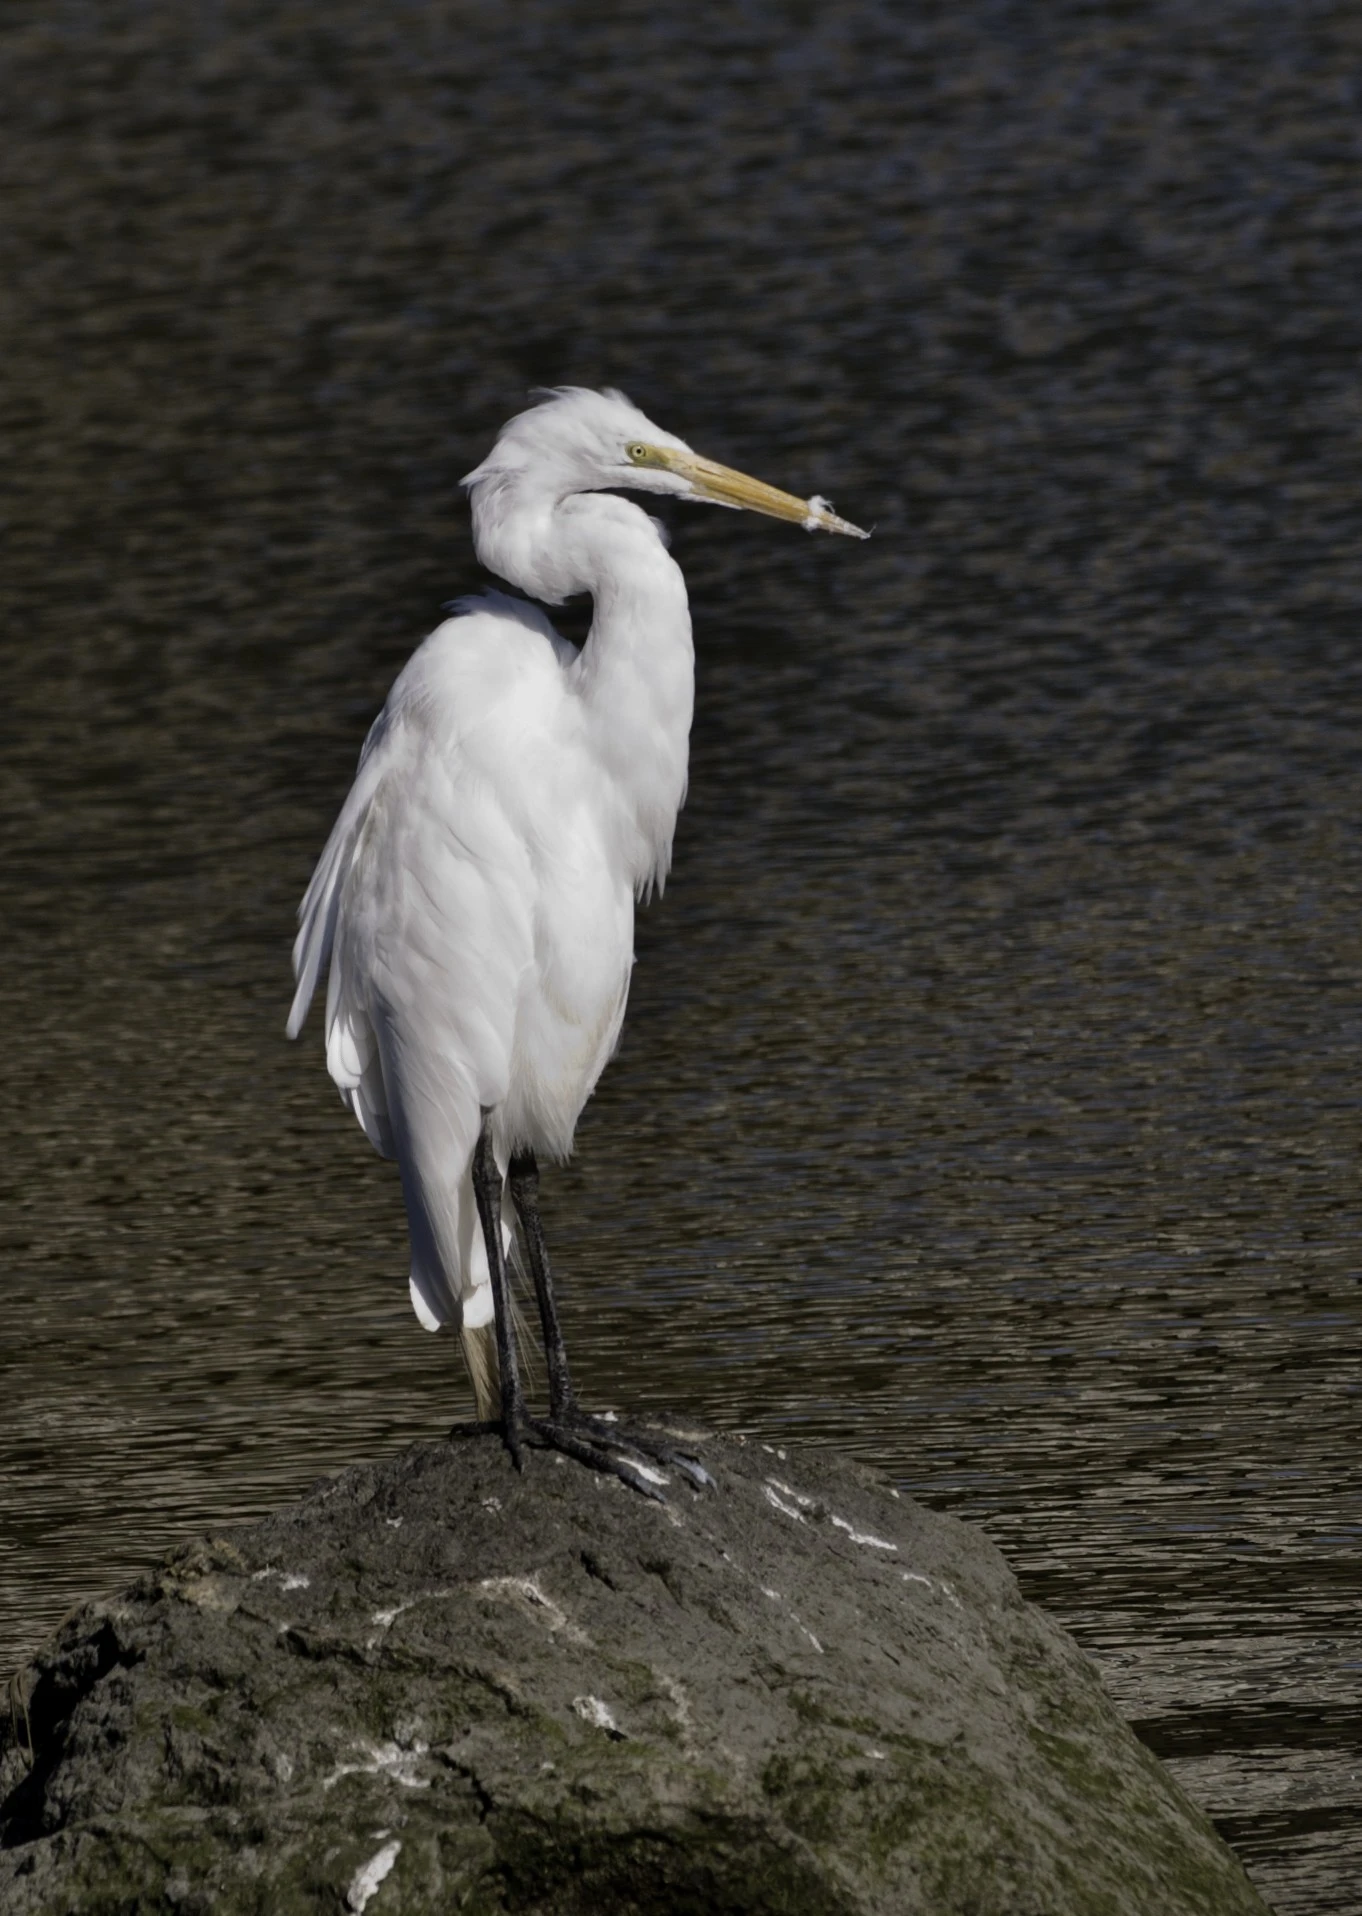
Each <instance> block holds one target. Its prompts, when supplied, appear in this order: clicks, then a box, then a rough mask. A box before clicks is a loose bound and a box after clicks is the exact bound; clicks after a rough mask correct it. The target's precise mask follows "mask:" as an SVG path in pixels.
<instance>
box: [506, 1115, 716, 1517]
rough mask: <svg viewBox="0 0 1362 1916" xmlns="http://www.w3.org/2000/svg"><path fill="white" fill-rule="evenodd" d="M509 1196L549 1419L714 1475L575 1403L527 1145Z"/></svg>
mask: <svg viewBox="0 0 1362 1916" xmlns="http://www.w3.org/2000/svg"><path fill="white" fill-rule="evenodd" d="M510 1184H511V1200H512V1202H513V1203H514V1205H515V1208H516V1216H517V1217H518V1218H519V1219H520V1229H521V1234H522V1236H523V1238H524V1240H525V1255H526V1257H527V1258H528V1259H529V1265H530V1276H531V1277H532V1278H533V1279H534V1294H535V1296H536V1297H537V1298H538V1300H539V1322H540V1324H541V1326H542V1328H543V1332H544V1360H545V1363H546V1364H547V1365H548V1373H549V1422H550V1424H553V1425H555V1426H557V1427H559V1428H560V1429H561V1428H562V1427H563V1426H565V1425H566V1426H570V1427H571V1428H572V1429H574V1430H576V1431H577V1432H578V1433H580V1435H581V1436H584V1437H586V1438H587V1439H588V1440H589V1441H590V1442H591V1443H592V1444H593V1445H597V1446H599V1445H608V1446H609V1447H611V1448H612V1449H628V1450H632V1451H635V1452H636V1453H638V1454H639V1455H640V1456H643V1457H651V1458H652V1459H653V1460H654V1461H655V1462H656V1463H660V1464H670V1465H671V1466H672V1467H673V1468H674V1469H676V1470H679V1471H680V1472H681V1473H682V1475H683V1476H686V1477H689V1478H690V1480H691V1482H692V1483H693V1484H708V1483H711V1482H712V1481H713V1480H712V1478H711V1477H710V1475H709V1472H708V1471H707V1470H706V1469H705V1467H704V1465H703V1464H702V1463H701V1462H700V1460H699V1458H698V1457H692V1456H691V1455H690V1453H689V1452H688V1451H684V1450H678V1449H677V1448H676V1446H675V1444H670V1443H668V1442H666V1440H665V1439H663V1438H660V1437H656V1436H654V1435H652V1434H651V1433H650V1432H648V1431H642V1430H638V1429H636V1428H634V1427H633V1426H632V1425H627V1424H619V1423H613V1422H609V1421H607V1420H606V1419H605V1418H602V1417H589V1416H587V1414H586V1413H585V1412H584V1411H583V1410H582V1409H581V1407H580V1406H579V1404H578V1402H577V1396H576V1392H575V1391H574V1390H573V1388H572V1378H571V1375H570V1374H569V1371H568V1359H567V1346H566V1344H565V1343H564V1341H563V1327H562V1325H561V1323H560V1322H559V1320H558V1305H557V1301H556V1300H555V1298H554V1295H553V1272H552V1271H551V1269H550V1268H549V1247H548V1245H547V1244H546V1242H545V1241H544V1226H543V1224H542V1223H541V1222H540V1217H539V1166H538V1164H537V1163H536V1161H535V1155H534V1152H533V1151H531V1150H528V1149H526V1150H522V1151H517V1152H516V1154H515V1156H514V1157H513V1158H512V1159H511V1171H510Z"/></svg>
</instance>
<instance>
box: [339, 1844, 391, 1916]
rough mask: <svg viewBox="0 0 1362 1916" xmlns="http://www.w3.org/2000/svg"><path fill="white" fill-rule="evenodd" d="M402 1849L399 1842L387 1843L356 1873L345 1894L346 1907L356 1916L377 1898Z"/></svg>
mask: <svg viewBox="0 0 1362 1916" xmlns="http://www.w3.org/2000/svg"><path fill="white" fill-rule="evenodd" d="M401 1848H402V1845H401V1843H400V1842H397V1841H394V1842H391V1843H385V1844H384V1845H383V1847H382V1849H381V1850H379V1851H378V1853H377V1855H375V1856H371V1857H370V1858H369V1860H368V1862H367V1863H365V1864H364V1865H363V1866H362V1867H361V1868H359V1869H357V1870H356V1871H355V1873H354V1876H353V1877H352V1878H351V1880H350V1887H349V1889H347V1890H346V1892H345V1906H346V1908H347V1909H350V1910H353V1911H354V1913H355V1916H360V1912H361V1911H362V1910H364V1909H365V1908H367V1906H368V1904H369V1903H370V1902H371V1901H372V1899H373V1898H374V1897H375V1896H377V1894H378V1890H379V1885H380V1884H381V1883H382V1882H383V1880H384V1878H385V1877H386V1876H387V1874H388V1872H389V1870H390V1869H391V1868H392V1866H393V1864H394V1863H395V1862H396V1861H397V1857H398V1852H399V1851H400V1850H401Z"/></svg>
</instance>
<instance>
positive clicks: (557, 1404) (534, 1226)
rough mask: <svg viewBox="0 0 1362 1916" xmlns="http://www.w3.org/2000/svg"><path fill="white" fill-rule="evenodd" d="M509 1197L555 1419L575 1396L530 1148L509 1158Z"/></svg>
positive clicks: (566, 1412)
mask: <svg viewBox="0 0 1362 1916" xmlns="http://www.w3.org/2000/svg"><path fill="white" fill-rule="evenodd" d="M510 1182H511V1201H512V1203H513V1204H514V1205H515V1208H516V1216H517V1217H518V1218H519V1219H520V1230H521V1235H522V1237H523V1238H524V1241H525V1255H526V1257H527V1258H528V1259H529V1263H530V1276H531V1277H532V1278H533V1279H534V1294H535V1296H536V1297H537V1298H538V1300H539V1322H540V1325H541V1327H542V1329H543V1332H544V1361H545V1363H546V1364H547V1365H548V1372H549V1416H550V1417H551V1418H553V1420H554V1421H555V1423H556V1422H558V1421H559V1420H560V1419H566V1418H571V1417H573V1416H575V1415H576V1412H577V1399H576V1397H575V1395H574V1393H573V1389H572V1378H571V1376H570V1375H569V1372H568V1359H567V1346H566V1345H565V1344H564V1342H563V1327H562V1325H561V1324H560V1323H559V1321H558V1305H557V1303H556V1301H555V1299H554V1295H553V1272H552V1271H551V1270H550V1269H549V1247H548V1245H547V1244H546V1243H545V1242H544V1227H543V1225H542V1224H541V1223H540V1221H539V1166H538V1164H537V1163H536V1162H535V1156H534V1152H533V1151H517V1152H516V1154H515V1156H514V1157H513V1158H512V1159H511V1178H510Z"/></svg>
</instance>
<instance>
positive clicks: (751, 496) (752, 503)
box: [463, 386, 869, 539]
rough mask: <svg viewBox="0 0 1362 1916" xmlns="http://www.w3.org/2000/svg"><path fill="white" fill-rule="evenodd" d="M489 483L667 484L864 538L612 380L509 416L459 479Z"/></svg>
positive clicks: (680, 494) (690, 494)
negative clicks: (636, 401) (656, 420)
mask: <svg viewBox="0 0 1362 1916" xmlns="http://www.w3.org/2000/svg"><path fill="white" fill-rule="evenodd" d="M488 482H493V483H495V482H500V483H501V484H503V485H505V484H513V485H520V486H527V487H532V488H533V489H534V490H535V491H542V492H544V493H546V494H548V495H549V496H551V497H553V498H554V499H555V500H557V499H563V498H566V497H567V496H568V495H569V494H571V493H576V492H603V491H630V492H653V493H665V494H667V495H668V496H670V497H671V498H673V499H694V500H697V501H699V502H701V503H703V504H708V505H715V506H729V507H731V508H733V509H734V510H737V511H748V512H762V513H766V514H768V515H769V516H770V517H771V518H773V519H786V520H790V521H792V522H793V523H794V524H795V525H802V526H803V527H804V528H805V530H806V531H808V532H841V533H846V534H847V535H848V536H850V537H851V538H853V539H865V538H868V537H869V534H868V533H865V532H862V531H861V529H860V527H859V526H853V525H851V524H850V523H849V521H847V520H846V519H839V518H838V516H837V514H836V513H835V512H834V511H833V510H832V508H831V507H830V506H829V505H828V503H827V501H826V500H824V499H819V498H816V497H815V498H812V499H799V498H796V496H795V495H794V494H793V493H790V492H781V491H779V490H778V489H777V488H776V487H775V486H768V485H764V484H763V483H762V481H761V480H760V479H751V478H749V477H748V476H747V474H746V473H742V472H735V471H734V470H733V469H732V468H731V467H730V466H721V465H718V464H716V462H715V461H714V460H712V459H706V458H704V457H702V455H701V454H699V453H697V452H692V451H691V449H690V447H689V446H688V445H687V444H686V442H685V440H684V439H678V438H677V437H676V435H675V434H674V433H670V432H664V431H663V430H662V428H661V427H660V426H655V425H654V424H653V422H652V420H651V419H649V418H648V416H647V415H646V413H641V412H640V411H639V409H638V407H637V406H635V405H632V404H631V403H630V401H629V400H627V399H626V398H625V396H624V394H623V393H622V392H617V391H616V390H615V389H614V388H613V387H607V388H606V390H605V391H604V392H592V391H590V390H589V389H588V388H587V387H584V386H561V387H558V388H557V389H556V390H555V391H554V392H551V393H549V394H548V395H547V396H546V397H545V398H544V399H543V400H542V401H541V402H540V404H538V405H537V406H532V407H531V408H530V409H529V411H528V412H522V413H518V414H517V415H516V417H515V418H514V419H511V420H508V421H507V423H506V424H505V425H504V426H503V427H502V429H501V432H500V433H499V434H498V436H497V442H496V444H495V446H493V448H492V450H491V452H490V453H489V454H488V455H487V457H486V459H484V460H483V462H482V464H481V465H480V466H478V467H477V468H476V469H475V470H474V471H472V472H470V473H469V474H468V475H467V476H466V478H465V479H464V480H463V484H464V485H465V486H467V487H469V488H470V489H472V488H473V487H476V486H481V485H483V484H486V483H488Z"/></svg>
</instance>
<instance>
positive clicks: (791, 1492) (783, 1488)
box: [766, 1477, 817, 1510]
mask: <svg viewBox="0 0 1362 1916" xmlns="http://www.w3.org/2000/svg"><path fill="white" fill-rule="evenodd" d="M766 1481H767V1483H768V1484H769V1485H770V1486H771V1488H772V1489H773V1490H778V1491H779V1492H780V1494H781V1496H782V1497H789V1498H791V1499H792V1500H793V1501H794V1502H795V1503H797V1504H798V1505H799V1507H800V1509H801V1510H812V1509H813V1507H814V1505H815V1503H816V1502H817V1498H815V1497H806V1496H805V1495H804V1492H803V1491H802V1490H796V1489H795V1487H794V1485H793V1484H787V1483H782V1482H781V1480H780V1478H779V1477H768V1478H767V1479H766Z"/></svg>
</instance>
